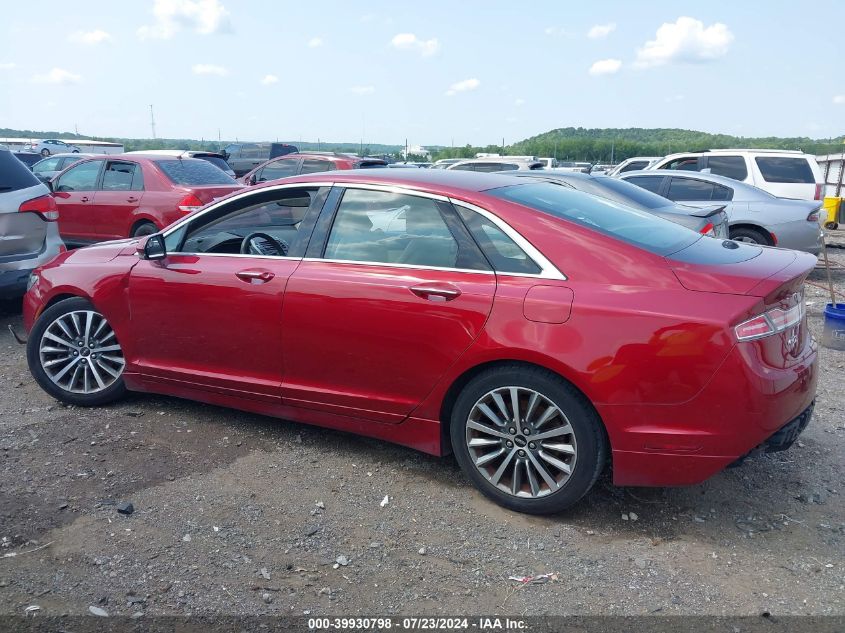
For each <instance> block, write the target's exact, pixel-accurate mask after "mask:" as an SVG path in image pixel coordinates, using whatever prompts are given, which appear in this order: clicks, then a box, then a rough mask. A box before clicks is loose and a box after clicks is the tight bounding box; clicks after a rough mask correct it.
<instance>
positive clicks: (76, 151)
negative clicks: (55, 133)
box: [71, 149, 79, 154]
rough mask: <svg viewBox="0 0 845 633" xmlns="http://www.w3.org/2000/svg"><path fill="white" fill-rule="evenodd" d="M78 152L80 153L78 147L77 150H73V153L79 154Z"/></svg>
mask: <svg viewBox="0 0 845 633" xmlns="http://www.w3.org/2000/svg"><path fill="white" fill-rule="evenodd" d="M78 153H79V150H78V149H75V150H73V151H72V152H71V154H78Z"/></svg>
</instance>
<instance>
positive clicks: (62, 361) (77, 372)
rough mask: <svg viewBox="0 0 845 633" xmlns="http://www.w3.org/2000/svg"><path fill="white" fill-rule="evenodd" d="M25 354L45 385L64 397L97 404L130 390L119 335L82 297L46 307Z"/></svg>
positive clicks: (49, 391) (42, 384) (34, 375)
mask: <svg viewBox="0 0 845 633" xmlns="http://www.w3.org/2000/svg"><path fill="white" fill-rule="evenodd" d="M26 356H27V363H28V364H29V370H30V372H31V373H32V375H33V377H34V378H35V380H36V381H37V382H38V384H39V385H40V386H41V388H42V389H44V391H46V392H47V393H49V394H50V395H51V396H53V397H54V398H56V399H57V400H60V401H62V402H66V403H68V404H75V405H80V406H89V407H90V406H97V405H101V404H105V403H107V402H112V401H114V400H117V399H118V398H120V397H121V396H123V394H124V393H125V392H126V387H125V385H124V383H123V369H124V367H125V365H126V361H125V360H124V358H123V350H122V348H121V346H120V343H119V342H118V340H117V336H116V335H115V333H114V330H113V329H112V327H111V325H110V324H109V322H108V321H107V320H106V318H105V316H103V315H102V314H101V313H100V312H98V311H97V310H96V309H95V308H94V306H92V305H91V303H90V302H89V301H87V300H86V299H83V298H81V297H74V298H72V299H66V300H64V301H60V302H58V303H56V304H55V305H52V306H50V307H49V308H48V309H47V310H45V311H44V313H43V314H42V315H41V316H40V317H39V318H38V320H37V321H36V322H35V326H34V327H33V328H32V332H30V335H29V340H28V341H27V349H26Z"/></svg>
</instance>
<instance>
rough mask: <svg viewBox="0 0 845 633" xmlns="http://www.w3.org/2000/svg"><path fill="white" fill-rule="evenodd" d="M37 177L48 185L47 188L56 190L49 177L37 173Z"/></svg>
mask: <svg viewBox="0 0 845 633" xmlns="http://www.w3.org/2000/svg"><path fill="white" fill-rule="evenodd" d="M35 177H36V178H38V180H40V181H41V182H43V183H44V184H45V185H47V189H49V190H50V191H54V189H53V181H52V180H50V179H49V178H44V177H43V176H41V174H35Z"/></svg>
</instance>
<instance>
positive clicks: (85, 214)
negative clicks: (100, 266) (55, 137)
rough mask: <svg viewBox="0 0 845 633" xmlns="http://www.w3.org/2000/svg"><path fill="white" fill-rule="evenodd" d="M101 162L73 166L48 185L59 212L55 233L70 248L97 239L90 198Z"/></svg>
mask: <svg viewBox="0 0 845 633" xmlns="http://www.w3.org/2000/svg"><path fill="white" fill-rule="evenodd" d="M104 164H105V160H102V159H98V160H97V159H95V160H86V161H84V162H81V163H77V164H76V165H74V166H73V167H71V168H70V169H68V170H67V171H64V172H62V173H61V174H59V175H58V176H57V177H56V178H55V179H54V180H53V181H52V183H51V185H52V189H53V198H54V199H55V200H56V206H57V207H58V210H59V233H60V234H61V236H62V239H64V240H65V242H68V243H70V244H76V245H78V244H89V243H91V242H95V241H98V240H99V239H100V235H101V233H100V230H99V226H98V219H97V216H96V213H95V212H94V194H95V192H96V191H97V186H98V183H99V181H100V172H101V171H102V169H103V166H104Z"/></svg>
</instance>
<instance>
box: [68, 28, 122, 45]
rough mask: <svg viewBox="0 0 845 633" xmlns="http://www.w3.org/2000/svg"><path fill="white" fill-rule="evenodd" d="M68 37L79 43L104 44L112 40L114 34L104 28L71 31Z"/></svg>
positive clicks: (69, 39)
mask: <svg viewBox="0 0 845 633" xmlns="http://www.w3.org/2000/svg"><path fill="white" fill-rule="evenodd" d="M67 39H68V41H71V42H76V43H77V44H87V45H88V46H93V45H95V44H102V43H103V42H110V41H111V40H112V36H111V34H109V33H106V32H105V31H103V30H102V29H94V30H93V31H76V32H75V33H71V34H70V35H69V36H68V38H67Z"/></svg>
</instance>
